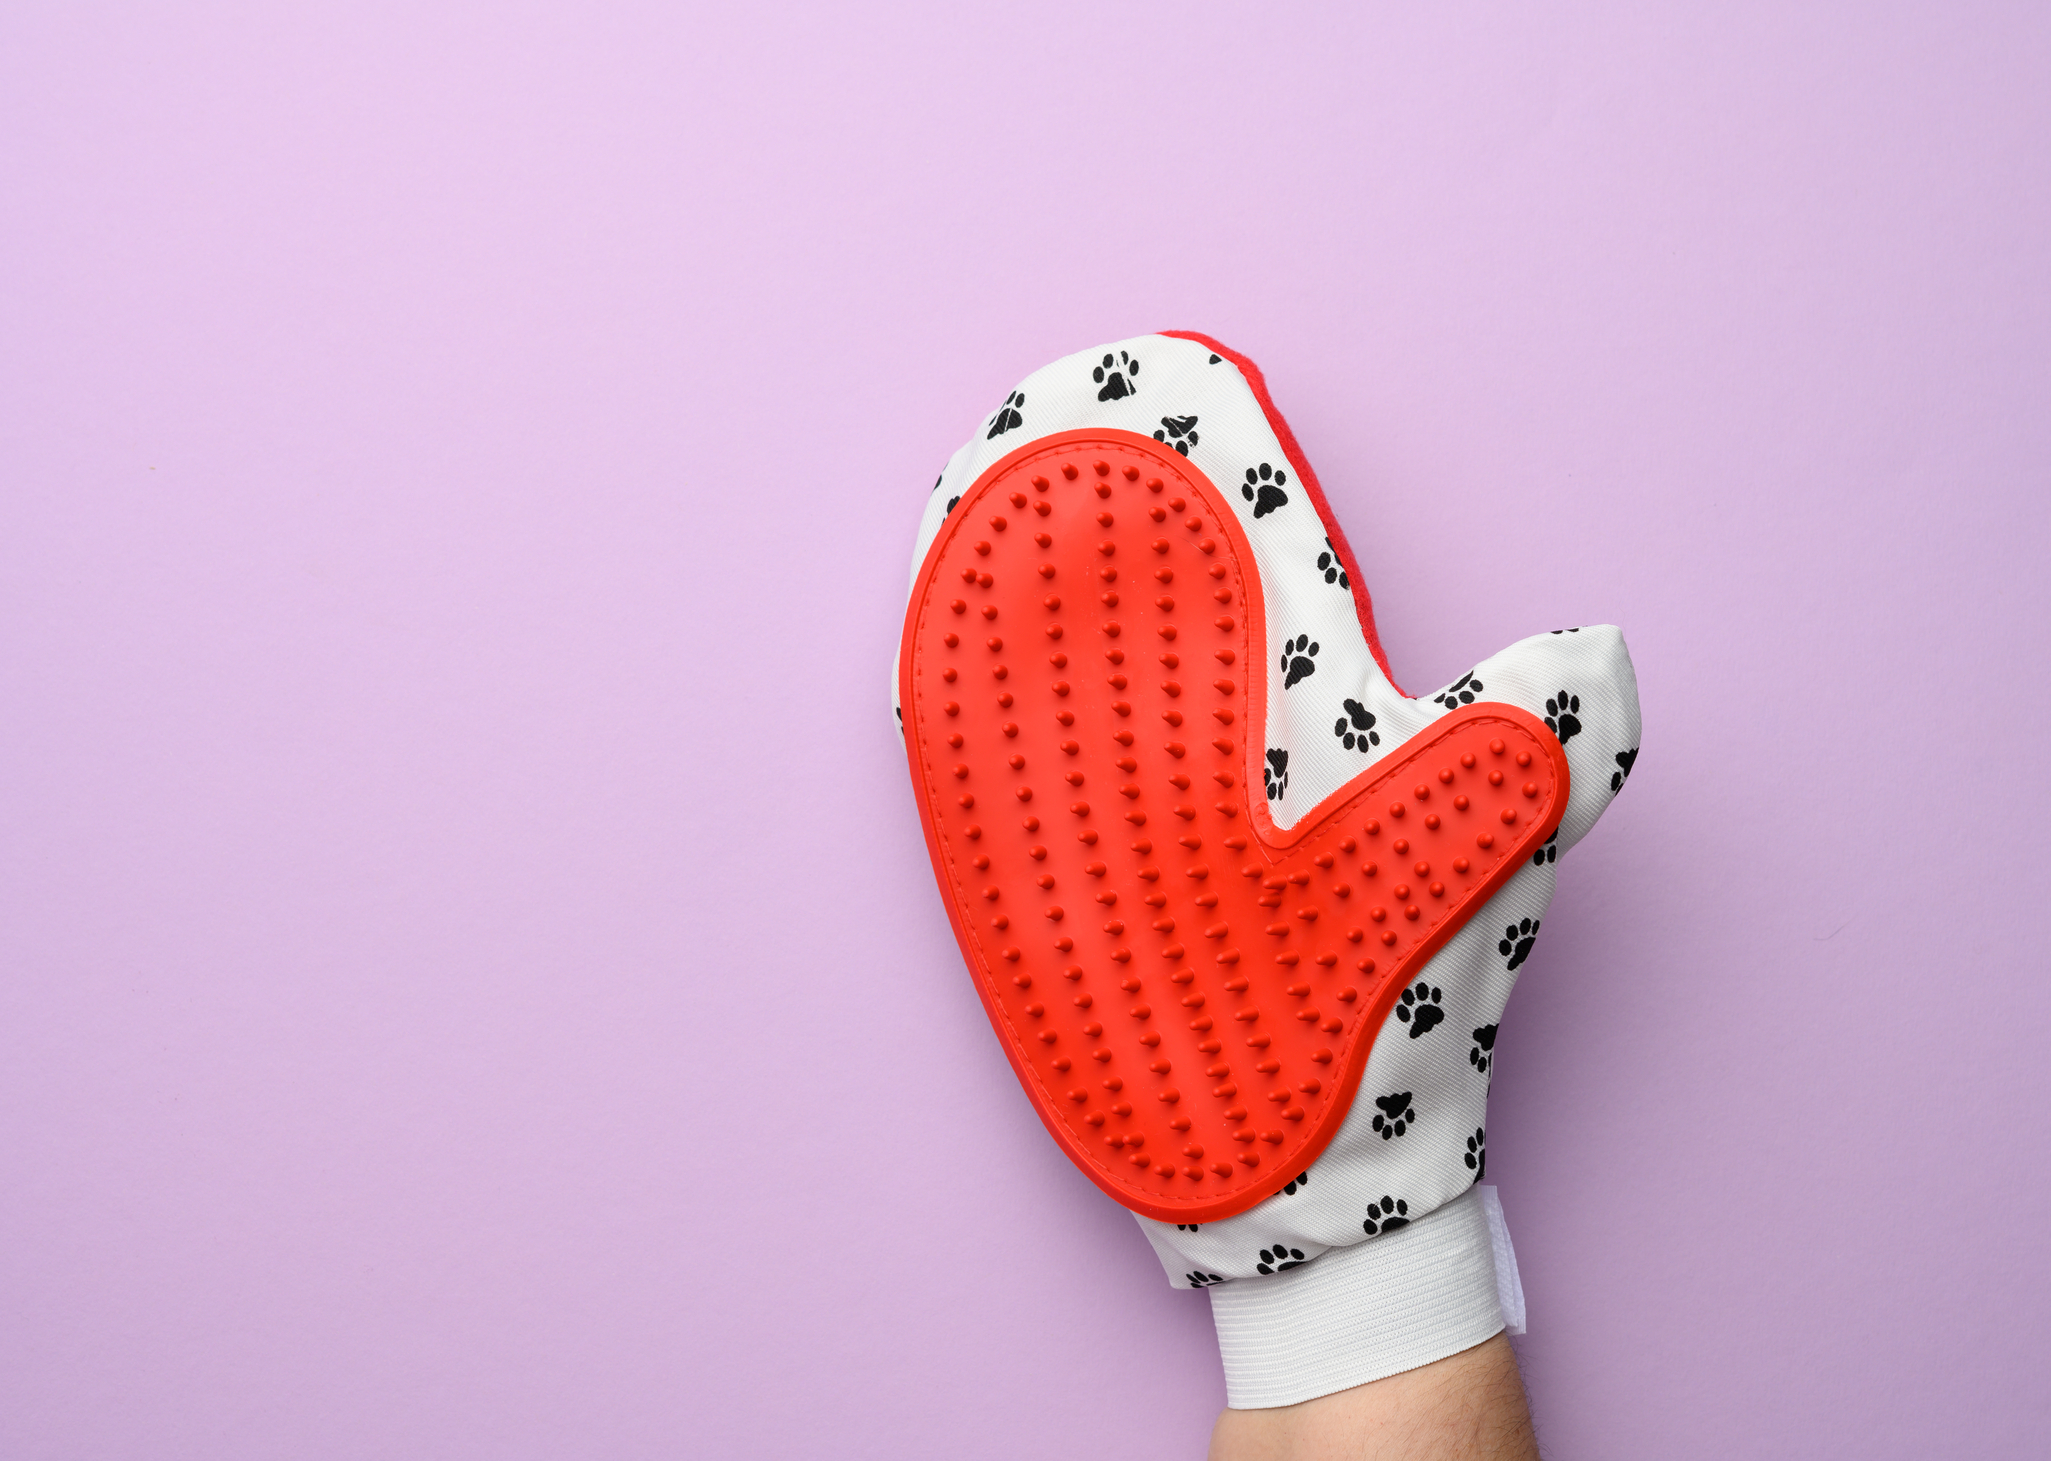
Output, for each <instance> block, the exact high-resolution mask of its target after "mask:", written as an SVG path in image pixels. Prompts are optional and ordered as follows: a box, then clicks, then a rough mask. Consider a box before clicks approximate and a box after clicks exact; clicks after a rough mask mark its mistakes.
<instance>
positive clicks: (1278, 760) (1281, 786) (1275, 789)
mask: <svg viewBox="0 0 2051 1461" xmlns="http://www.w3.org/2000/svg"><path fill="white" fill-rule="evenodd" d="M1261 780H1262V781H1264V782H1266V783H1267V786H1268V800H1269V801H1271V802H1278V801H1280V800H1281V799H1282V793H1283V792H1285V791H1287V790H1288V789H1289V753H1288V752H1287V751H1277V750H1273V749H1270V750H1269V752H1268V760H1267V764H1266V765H1265V766H1263V767H1261Z"/></svg>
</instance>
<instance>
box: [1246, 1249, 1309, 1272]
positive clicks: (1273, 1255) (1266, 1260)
mask: <svg viewBox="0 0 2051 1461" xmlns="http://www.w3.org/2000/svg"><path fill="white" fill-rule="evenodd" d="M1307 1261H1308V1260H1306V1259H1305V1258H1304V1256H1303V1250H1302V1249H1301V1248H1284V1247H1283V1246H1282V1245H1281V1244H1280V1243H1277V1244H1276V1245H1275V1246H1274V1247H1272V1248H1263V1249H1261V1261H1260V1262H1258V1263H1256V1264H1254V1268H1255V1270H1256V1271H1258V1272H1260V1273H1287V1272H1288V1271H1289V1270H1290V1269H1292V1268H1301V1267H1302V1266H1303V1265H1304V1263H1305V1262H1307Z"/></svg>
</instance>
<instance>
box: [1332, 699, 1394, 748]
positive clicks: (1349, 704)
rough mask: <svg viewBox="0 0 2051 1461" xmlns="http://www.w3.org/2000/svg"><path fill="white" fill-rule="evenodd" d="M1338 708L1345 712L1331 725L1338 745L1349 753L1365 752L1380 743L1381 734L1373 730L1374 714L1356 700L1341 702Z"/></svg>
mask: <svg viewBox="0 0 2051 1461" xmlns="http://www.w3.org/2000/svg"><path fill="white" fill-rule="evenodd" d="M1339 705H1340V707H1341V708H1342V709H1343V710H1344V711H1345V712H1346V713H1345V714H1344V715H1342V716H1340V717H1339V718H1338V719H1337V720H1336V721H1334V722H1333V723H1332V734H1333V735H1335V736H1337V737H1338V738H1339V744H1340V745H1342V746H1344V747H1345V748H1346V749H1347V750H1349V751H1361V752H1365V751H1366V750H1367V749H1368V747H1370V746H1379V745H1380V744H1381V743H1382V733H1381V732H1380V731H1378V730H1376V729H1375V728H1374V712H1373V711H1372V710H1369V709H1368V708H1367V707H1366V706H1365V705H1362V704H1361V703H1360V702H1359V701H1358V700H1342V701H1340V702H1339Z"/></svg>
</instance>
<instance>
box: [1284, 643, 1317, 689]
mask: <svg viewBox="0 0 2051 1461" xmlns="http://www.w3.org/2000/svg"><path fill="white" fill-rule="evenodd" d="M1316 673H1317V646H1316V645H1315V644H1313V643H1312V642H1311V638H1310V636H1309V635H1308V634H1299V635H1297V636H1296V637H1295V638H1294V639H1285V640H1283V641H1282V688H1283V689H1284V690H1286V689H1288V688H1289V687H1290V686H1291V685H1293V684H1295V683H1296V682H1297V681H1298V680H1307V679H1309V678H1310V677H1311V676H1312V675H1314V674H1316Z"/></svg>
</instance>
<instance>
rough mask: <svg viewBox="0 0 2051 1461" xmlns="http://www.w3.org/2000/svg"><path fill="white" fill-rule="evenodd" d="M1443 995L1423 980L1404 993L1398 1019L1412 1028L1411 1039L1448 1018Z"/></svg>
mask: <svg viewBox="0 0 2051 1461" xmlns="http://www.w3.org/2000/svg"><path fill="white" fill-rule="evenodd" d="M1512 967H1514V966H1512ZM1442 993H1443V991H1442V990H1437V989H1434V988H1432V987H1431V986H1430V985H1429V984H1426V983H1425V982H1424V981H1423V980H1422V979H1420V980H1418V981H1417V983H1415V984H1414V985H1412V986H1411V987H1410V988H1408V989H1406V990H1404V991H1403V998H1402V999H1401V1000H1399V1001H1397V1003H1396V1018H1397V1019H1399V1020H1401V1021H1402V1022H1403V1023H1404V1024H1406V1025H1408V1026H1409V1027H1410V1038H1411V1039H1413V1040H1415V1039H1416V1038H1417V1037H1418V1036H1420V1035H1422V1034H1424V1033H1425V1032H1426V1031H1428V1030H1432V1029H1436V1028H1437V1027H1438V1023H1439V1021H1441V1020H1443V1019H1444V1018H1445V1017H1446V1012H1445V1010H1444V1009H1443V1008H1442V1007H1441V1006H1440V1004H1439V998H1440V996H1441V994H1442Z"/></svg>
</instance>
